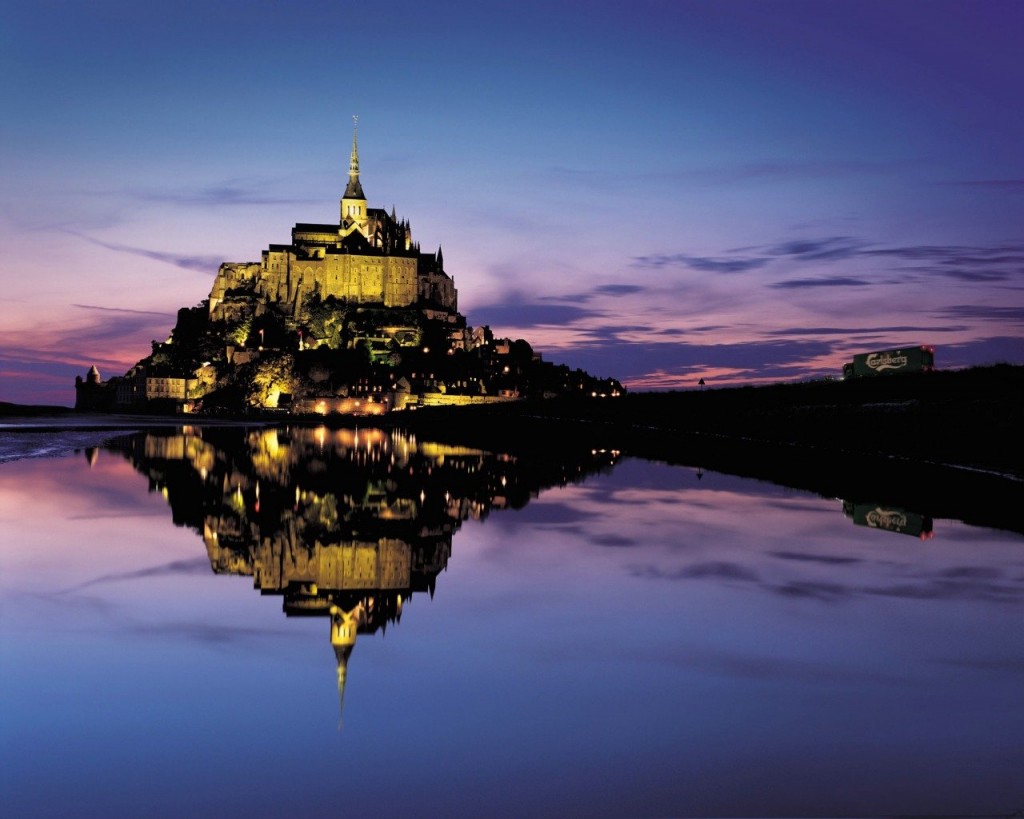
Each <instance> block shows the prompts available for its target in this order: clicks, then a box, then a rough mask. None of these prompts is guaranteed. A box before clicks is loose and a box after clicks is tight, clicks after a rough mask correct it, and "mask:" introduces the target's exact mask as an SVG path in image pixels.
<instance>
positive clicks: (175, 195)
mask: <svg viewBox="0 0 1024 819" xmlns="http://www.w3.org/2000/svg"><path fill="white" fill-rule="evenodd" d="M128 195H129V196H131V197H132V198H134V199H138V200H141V201H144V202H167V203H170V204H174V205H183V206H197V205H198V206H208V207H217V208H220V207H230V206H234V205H310V204H316V203H317V202H318V200H316V199H312V198H306V197H302V198H296V197H291V196H274V195H272V194H268V193H267V192H266V189H265V187H260V186H258V185H243V184H240V183H236V182H226V183H224V184H222V185H211V186H209V187H204V188H195V189H192V190H189V189H180V190H163V191H160V190H131V191H128Z"/></svg>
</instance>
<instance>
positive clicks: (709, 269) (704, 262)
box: [633, 253, 769, 273]
mask: <svg viewBox="0 0 1024 819" xmlns="http://www.w3.org/2000/svg"><path fill="white" fill-rule="evenodd" d="M768 261H769V260H768V259H757V258H746V259H728V258H718V259H713V258H711V257H708V256H689V255H687V254H685V253H673V254H671V255H660V254H657V255H653V256H634V257H633V263H634V265H635V266H636V267H651V268H655V269H661V268H665V267H686V268H689V269H690V270H700V271H702V272H705V273H745V272H746V271H748V270H756V269H758V268H760V267H764V266H765V265H766V264H768Z"/></svg>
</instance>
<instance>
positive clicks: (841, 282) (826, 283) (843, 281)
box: [768, 276, 872, 290]
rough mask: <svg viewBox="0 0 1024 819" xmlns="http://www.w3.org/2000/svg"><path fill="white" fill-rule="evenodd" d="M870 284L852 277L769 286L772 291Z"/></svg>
mask: <svg viewBox="0 0 1024 819" xmlns="http://www.w3.org/2000/svg"><path fill="white" fill-rule="evenodd" d="M870 284H872V282H869V281H867V280H866V279H855V278H853V277H852V276H832V277H831V278H821V279H786V280H784V281H781V282H773V283H772V284H769V285H768V287H771V288H772V289H773V290H799V289H803V288H807V287H866V286H868V285H870Z"/></svg>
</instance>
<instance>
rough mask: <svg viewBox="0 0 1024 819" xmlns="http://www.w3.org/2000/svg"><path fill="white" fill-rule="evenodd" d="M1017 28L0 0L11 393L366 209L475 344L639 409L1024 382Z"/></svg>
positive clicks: (939, 7)
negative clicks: (805, 387) (239, 269)
mask: <svg viewBox="0 0 1024 819" xmlns="http://www.w3.org/2000/svg"><path fill="white" fill-rule="evenodd" d="M1022 36H1024V5H1022V4H1021V3H1019V2H1000V0H981V1H980V2H948V0H929V1H928V2H915V1H914V0H899V1H898V2H892V0H886V2H874V1H873V0H857V2H845V0H834V1H833V2H828V3H821V2H803V1H802V0H790V1H789V2H781V1H780V0H752V1H751V2H741V1H740V0H719V2H693V1H691V0H677V1H676V2H670V1H669V0H629V1H628V2H627V1H626V0H623V2H618V1H617V0H593V2H582V0H581V1H580V2H569V0H546V2H533V0H520V1H519V2H514V3H513V2H477V3H469V2H463V3H459V2H448V1H447V0H440V1H439V2H422V1H421V2H407V0H389V2H387V3H381V4H377V5H374V4H368V3H354V2H349V0H330V2H317V1H316V0H303V1H300V2H277V0H260V1H259V2H257V1H255V0H249V1H248V2H225V1H224V0H203V2H193V0H183V1H182V2H175V3H167V4H154V5H150V4H141V3H137V2H134V0H95V2H89V3H86V2H81V1H80V0H79V1H78V2H59V1H58V0H5V1H4V25H3V26H2V27H0V73H2V76H3V77H4V81H3V82H2V83H0V105H2V110H3V116H2V117H0V178H2V179H3V184H2V186H0V241H2V243H3V247H4V253H3V260H2V262H0V265H2V267H0V275H2V283H3V287H2V291H0V400H4V401H16V402H21V403H37V404H44V403H45V404H71V403H73V401H74V388H73V382H74V377H75V375H84V374H85V372H86V370H87V369H88V367H89V366H90V365H92V364H96V365H97V366H98V367H99V369H100V372H101V373H102V375H103V376H104V377H105V378H106V377H110V376H113V375H119V374H123V373H124V372H125V371H126V370H127V369H128V368H129V367H130V366H131V365H133V364H134V363H135V362H136V361H138V360H139V359H140V358H142V357H144V356H145V355H147V354H148V353H149V351H150V342H151V340H154V339H157V340H163V339H164V338H166V336H167V335H168V333H169V331H170V329H171V327H172V326H173V324H174V319H175V313H176V311H177V309H178V308H180V307H184V306H192V305H195V304H198V303H199V302H200V301H201V300H202V299H204V298H206V297H207V296H208V294H209V290H210V286H211V284H212V281H213V277H214V274H215V273H216V270H217V267H218V265H219V264H220V263H221V262H223V261H235V262H239V261H258V260H259V258H260V253H261V251H262V250H263V249H264V248H266V247H267V245H269V244H270V243H285V242H287V241H288V240H289V236H290V233H289V231H290V229H291V226H292V225H293V224H294V223H296V222H330V221H335V220H336V219H337V213H338V200H339V198H340V196H341V192H342V191H343V189H344V185H345V182H346V181H347V170H348V155H349V150H350V145H351V135H352V116H353V115H355V114H358V115H359V145H360V160H361V163H360V164H361V181H362V183H363V188H364V190H365V191H366V194H367V198H368V200H369V205H370V206H371V207H385V208H388V209H389V210H390V208H391V207H392V205H393V206H394V207H395V208H396V210H397V212H398V215H399V217H400V218H408V219H409V220H410V221H411V223H412V228H413V236H414V238H415V239H416V240H418V241H419V242H420V243H421V245H422V247H423V249H424V250H432V249H434V248H436V247H437V246H439V245H440V246H442V247H443V249H444V259H445V268H446V270H447V271H448V272H449V273H450V274H452V275H453V276H454V279H455V284H456V287H457V288H458V291H459V307H460V311H461V312H462V313H464V314H465V315H466V316H467V318H468V320H469V323H470V324H471V325H473V326H479V325H482V324H488V325H490V326H491V327H492V329H493V330H494V332H495V334H496V335H499V336H508V337H511V338H525V339H527V340H528V341H530V342H531V344H533V346H534V348H535V349H536V350H537V351H539V352H541V353H542V354H543V355H544V357H545V359H546V360H550V361H556V362H561V363H567V364H570V365H571V366H573V367H582V368H584V369H586V370H588V371H590V372H591V373H593V374H595V375H598V376H612V377H616V378H619V379H620V380H622V381H623V383H625V384H626V385H627V386H628V387H629V388H631V389H634V390H639V389H666V388H675V389H692V388H695V387H696V385H697V382H698V381H699V379H701V378H704V379H705V380H706V381H707V383H708V384H709V385H712V386H714V385H727V384H757V383H770V382H776V381H788V380H805V379H810V378H821V377H824V376H829V375H831V376H838V375H839V373H840V371H841V367H842V364H843V362H844V361H847V360H849V359H850V358H851V356H852V355H853V354H855V353H857V352H866V351H870V350H877V349H885V348H888V347H896V346H907V345H916V344H928V345H933V346H934V347H935V348H936V364H937V365H938V366H939V367H944V368H945V367H950V368H955V367H964V366H971V365H976V364H987V363H994V362H1000V361H1008V362H1012V363H1017V364H1021V363H1024V150H1022V149H1021V146H1022V145H1024V105H1021V102H1020V100H1021V94H1022V91H1024V60H1022V59H1021V58H1020V41H1021V38H1022Z"/></svg>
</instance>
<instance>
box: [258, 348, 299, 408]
mask: <svg viewBox="0 0 1024 819" xmlns="http://www.w3.org/2000/svg"><path fill="white" fill-rule="evenodd" d="M298 387H299V379H298V378H297V377H296V375H295V357H294V356H293V355H292V354H291V353H278V354H277V355H267V356H264V357H262V358H260V359H259V360H258V361H257V362H255V364H254V366H253V368H252V375H251V377H250V378H249V379H248V391H247V394H246V400H247V401H248V403H249V405H250V406H253V407H267V408H271V409H273V408H276V407H277V403H278V400H279V399H280V397H281V393H288V394H290V395H294V394H295V392H296V391H297V389H298Z"/></svg>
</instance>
